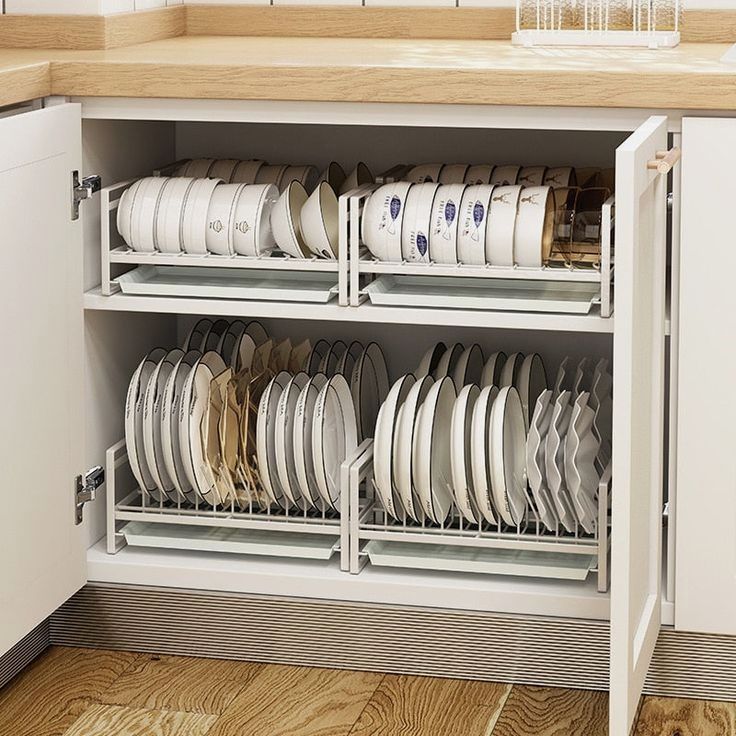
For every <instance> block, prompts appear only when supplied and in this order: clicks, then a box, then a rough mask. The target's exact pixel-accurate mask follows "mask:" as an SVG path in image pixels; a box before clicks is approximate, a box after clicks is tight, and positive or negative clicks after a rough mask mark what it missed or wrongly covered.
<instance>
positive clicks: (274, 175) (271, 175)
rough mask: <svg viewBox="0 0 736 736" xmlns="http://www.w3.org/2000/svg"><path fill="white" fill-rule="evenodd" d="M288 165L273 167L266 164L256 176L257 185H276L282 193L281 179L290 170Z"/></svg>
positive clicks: (275, 165)
mask: <svg viewBox="0 0 736 736" xmlns="http://www.w3.org/2000/svg"><path fill="white" fill-rule="evenodd" d="M288 168H289V167H288V165H287V164H274V165H273V166H271V165H268V164H266V165H265V166H261V168H260V169H258V174H256V184H275V185H276V186H277V187H279V191H281V179H282V177H283V176H284V174H285V173H286V169H288Z"/></svg>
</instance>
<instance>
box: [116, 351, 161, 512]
mask: <svg viewBox="0 0 736 736" xmlns="http://www.w3.org/2000/svg"><path fill="white" fill-rule="evenodd" d="M165 357H166V350H164V349H163V348H156V349H154V350H152V351H151V352H150V353H148V355H146V356H145V357H144V358H143V360H142V361H141V362H140V363H139V364H138V367H137V368H136V369H135V372H134V373H133V376H132V378H131V379H130V383H129V384H128V393H127V396H126V399H125V447H126V450H127V452H128V461H129V462H130V469H131V471H132V473H133V476H134V477H135V479H136V481H137V483H138V486H139V488H140V489H141V493H142V494H143V496H144V498H147V499H152V500H154V501H157V502H158V501H160V500H161V499H162V498H163V497H162V496H161V495H160V494H159V493H158V489H157V487H156V482H155V481H154V478H153V474H152V473H151V470H150V468H149V467H148V462H147V461H146V451H145V446H144V441H143V408H144V406H143V405H144V400H145V395H146V389H147V388H148V382H149V380H150V378H151V376H152V375H153V373H154V371H155V370H156V366H157V365H158V364H159V362H160V361H161V360H163V359H164V358H165Z"/></svg>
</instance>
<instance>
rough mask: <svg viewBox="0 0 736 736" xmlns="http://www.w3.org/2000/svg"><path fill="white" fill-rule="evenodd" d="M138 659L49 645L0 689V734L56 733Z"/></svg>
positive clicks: (58, 735)
mask: <svg viewBox="0 0 736 736" xmlns="http://www.w3.org/2000/svg"><path fill="white" fill-rule="evenodd" d="M137 658H138V655H137V654H133V653H132V652H109V651H104V650H93V649H74V648H67V647H52V648H51V649H49V650H48V651H47V652H46V653H45V654H43V655H41V657H39V658H38V659H37V660H36V661H35V662H33V663H32V664H31V665H30V666H29V667H27V668H26V669H25V670H24V671H23V672H22V673H21V674H20V675H18V677H16V678H15V679H14V680H13V681H12V682H10V683H9V684H8V685H7V686H6V687H5V688H3V689H2V690H0V736H61V734H63V733H64V731H66V729H67V728H68V727H69V726H70V725H71V724H72V723H73V722H74V720H75V719H76V718H77V716H79V715H80V714H81V713H82V712H83V711H84V710H86V709H87V707H88V706H89V705H90V703H94V702H98V701H99V700H100V699H101V698H102V696H103V693H104V692H105V690H107V689H108V688H109V687H110V685H111V684H112V683H113V682H114V681H115V680H116V679H117V678H118V677H119V676H120V675H121V674H122V673H123V672H124V671H125V670H126V669H127V668H128V667H129V666H131V665H132V664H133V663H134V662H135V660H136V659H137Z"/></svg>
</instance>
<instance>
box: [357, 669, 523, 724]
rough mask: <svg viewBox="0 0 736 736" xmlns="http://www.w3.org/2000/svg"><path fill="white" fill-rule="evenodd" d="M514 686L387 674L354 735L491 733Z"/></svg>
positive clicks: (362, 715) (367, 706) (363, 714)
mask: <svg viewBox="0 0 736 736" xmlns="http://www.w3.org/2000/svg"><path fill="white" fill-rule="evenodd" d="M510 689H511V686H510V685H498V684H496V683H490V682H474V681H469V680H445V679H436V678H431V677H409V676H404V675H401V676H397V675H387V676H386V677H385V678H384V679H383V681H382V682H381V684H380V685H379V686H378V689H377V690H376V692H375V693H374V695H373V697H372V698H371V699H370V701H369V702H368V704H367V705H366V707H365V710H364V711H363V713H362V714H361V716H360V719H359V720H358V722H357V723H356V724H355V726H354V727H353V729H352V730H351V732H350V736H400V735H405V736H437V735H438V734H442V736H486V735H487V734H488V733H490V731H491V729H492V728H493V724H494V723H495V722H496V719H497V718H498V716H499V714H500V713H501V709H502V708H503V705H504V703H505V701H506V698H507V697H508V693H509V690H510Z"/></svg>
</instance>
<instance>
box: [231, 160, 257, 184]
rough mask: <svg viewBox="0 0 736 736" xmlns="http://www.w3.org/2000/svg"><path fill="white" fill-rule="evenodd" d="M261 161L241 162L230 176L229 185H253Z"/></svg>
mask: <svg viewBox="0 0 736 736" xmlns="http://www.w3.org/2000/svg"><path fill="white" fill-rule="evenodd" d="M262 166H263V161H256V160H255V159H254V160H252V161H241V162H240V163H239V164H238V165H237V166H236V167H235V169H234V170H233V173H232V174H231V176H230V183H231V184H255V183H256V177H257V176H258V172H259V171H260V170H261V167H262Z"/></svg>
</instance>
